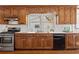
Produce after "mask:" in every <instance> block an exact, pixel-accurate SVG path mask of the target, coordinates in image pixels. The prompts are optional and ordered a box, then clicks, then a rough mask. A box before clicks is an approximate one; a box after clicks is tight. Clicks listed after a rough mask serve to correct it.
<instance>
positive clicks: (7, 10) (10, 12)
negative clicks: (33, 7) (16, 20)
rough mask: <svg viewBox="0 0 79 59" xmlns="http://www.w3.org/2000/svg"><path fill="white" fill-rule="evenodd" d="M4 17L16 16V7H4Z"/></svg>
mask: <svg viewBox="0 0 79 59" xmlns="http://www.w3.org/2000/svg"><path fill="white" fill-rule="evenodd" d="M4 17H18V8H17V7H4Z"/></svg>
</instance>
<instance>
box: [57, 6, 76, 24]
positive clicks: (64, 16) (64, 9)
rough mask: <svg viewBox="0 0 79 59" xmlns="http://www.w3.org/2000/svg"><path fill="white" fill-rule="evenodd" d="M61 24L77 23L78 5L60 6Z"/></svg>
mask: <svg viewBox="0 0 79 59" xmlns="http://www.w3.org/2000/svg"><path fill="white" fill-rule="evenodd" d="M58 15H59V24H75V23H76V6H59V14H58Z"/></svg>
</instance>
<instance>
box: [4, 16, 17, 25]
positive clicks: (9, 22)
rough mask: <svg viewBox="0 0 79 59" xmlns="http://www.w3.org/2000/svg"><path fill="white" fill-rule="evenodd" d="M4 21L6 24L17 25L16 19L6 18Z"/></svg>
mask: <svg viewBox="0 0 79 59" xmlns="http://www.w3.org/2000/svg"><path fill="white" fill-rule="evenodd" d="M4 20H5V21H6V22H7V24H18V17H6V18H4Z"/></svg>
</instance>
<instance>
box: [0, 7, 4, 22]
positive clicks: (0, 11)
mask: <svg viewBox="0 0 79 59" xmlns="http://www.w3.org/2000/svg"><path fill="white" fill-rule="evenodd" d="M3 12H4V11H3V8H2V7H0V24H4V23H5V22H4V14H3Z"/></svg>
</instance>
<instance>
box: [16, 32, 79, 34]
mask: <svg viewBox="0 0 79 59" xmlns="http://www.w3.org/2000/svg"><path fill="white" fill-rule="evenodd" d="M16 33H31V34H35V33H39V34H40V33H41V34H43V33H60V34H72V33H73V34H77V33H79V32H16Z"/></svg>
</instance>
